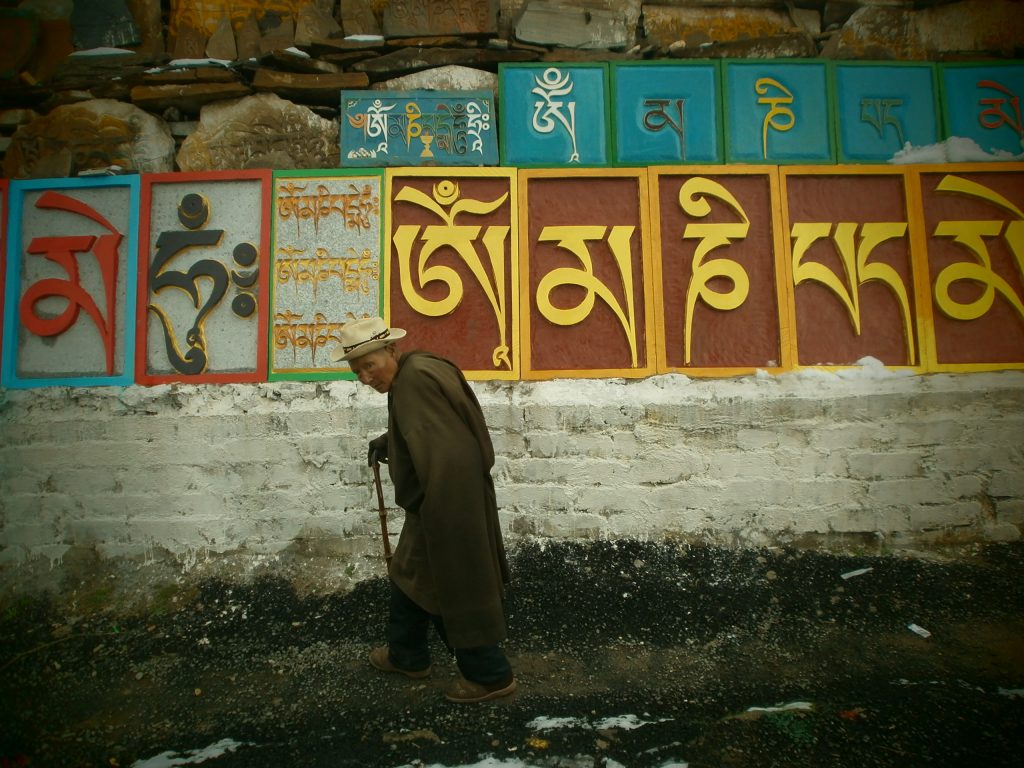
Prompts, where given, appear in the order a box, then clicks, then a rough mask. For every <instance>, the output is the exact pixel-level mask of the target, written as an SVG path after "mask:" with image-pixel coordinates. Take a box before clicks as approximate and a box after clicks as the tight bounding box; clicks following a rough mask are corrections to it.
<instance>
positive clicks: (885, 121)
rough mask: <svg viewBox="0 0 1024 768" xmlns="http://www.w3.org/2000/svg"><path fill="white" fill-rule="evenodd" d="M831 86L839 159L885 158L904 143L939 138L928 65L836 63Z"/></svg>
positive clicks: (930, 141)
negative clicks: (833, 81) (834, 90)
mask: <svg viewBox="0 0 1024 768" xmlns="http://www.w3.org/2000/svg"><path fill="white" fill-rule="evenodd" d="M835 86H836V121H837V125H838V131H837V136H838V145H839V146H838V151H839V159H840V161H841V162H855V163H878V162H886V161H887V160H889V159H891V158H892V156H893V155H895V154H896V153H897V152H899V151H900V150H901V149H903V147H904V145H905V144H906V143H907V142H909V143H910V144H913V145H914V146H916V147H924V146H927V145H929V144H934V143H936V142H937V141H938V140H939V133H940V129H939V116H938V115H939V113H938V109H937V106H936V105H937V98H936V87H935V70H934V67H933V66H932V65H931V64H899V65H890V66H883V65H871V66H866V65H863V64H836V65H835Z"/></svg>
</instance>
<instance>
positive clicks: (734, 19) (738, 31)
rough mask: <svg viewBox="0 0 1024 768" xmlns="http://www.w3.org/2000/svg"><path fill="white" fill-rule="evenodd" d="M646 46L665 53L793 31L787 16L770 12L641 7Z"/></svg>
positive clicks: (767, 10)
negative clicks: (674, 46)
mask: <svg viewBox="0 0 1024 768" xmlns="http://www.w3.org/2000/svg"><path fill="white" fill-rule="evenodd" d="M644 27H645V30H646V32H647V42H649V43H651V44H653V45H657V46H659V47H660V48H663V49H668V48H669V46H671V45H672V44H673V43H677V42H680V41H681V42H684V43H686V47H687V48H688V49H691V50H692V49H695V48H698V47H699V46H701V45H707V44H710V43H729V42H734V41H737V40H743V39H756V38H766V37H776V36H781V35H788V34H792V33H793V32H795V31H796V28H795V27H794V26H793V22H792V20H791V19H790V18H789V15H788V14H786V13H784V12H781V11H776V10H772V9H770V8H670V7H664V6H657V5H645V6H644Z"/></svg>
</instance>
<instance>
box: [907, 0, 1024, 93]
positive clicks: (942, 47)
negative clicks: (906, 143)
mask: <svg viewBox="0 0 1024 768" xmlns="http://www.w3.org/2000/svg"><path fill="white" fill-rule="evenodd" d="M915 23H916V25H917V30H918V33H919V35H920V39H921V44H922V45H923V46H924V47H925V49H926V50H927V51H928V53H929V54H937V53H939V52H942V51H977V52H982V53H998V54H1001V55H1004V56H1013V55H1016V56H1018V57H1019V56H1020V49H1021V47H1022V46H1024V6H1022V5H1021V3H1020V2H1019V1H1018V0H963V1H962V2H959V3H956V4H954V5H936V6H935V7H934V8H927V9H922V10H919V11H916V12H915ZM1016 95H1017V96H1020V95H1021V94H1019V93H1018V94H1016Z"/></svg>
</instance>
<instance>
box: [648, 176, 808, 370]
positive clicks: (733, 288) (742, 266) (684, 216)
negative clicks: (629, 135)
mask: <svg viewBox="0 0 1024 768" xmlns="http://www.w3.org/2000/svg"><path fill="white" fill-rule="evenodd" d="M651 196H652V198H653V204H652V209H653V211H654V218H655V222H656V224H655V225H654V226H655V231H654V242H655V249H654V250H655V260H654V274H655V285H656V286H658V288H657V289H656V290H657V291H659V292H660V293H658V294H657V295H656V301H657V303H658V306H659V307H660V312H659V322H660V329H659V330H660V334H659V350H658V358H659V359H658V370H659V371H662V372H665V371H683V372H685V373H687V374H697V375H700V374H707V375H717V376H721V375H726V374H733V373H743V372H751V371H754V370H756V369H758V368H763V369H768V370H779V369H785V368H788V367H790V365H791V359H790V358H791V354H790V350H791V339H790V338H789V335H788V333H784V331H783V328H788V327H789V325H788V323H783V322H782V321H781V317H782V316H781V314H780V313H781V312H782V311H783V310H782V308H783V307H786V306H788V303H789V302H788V299H787V296H788V291H787V280H788V278H787V275H788V272H787V271H785V270H784V269H783V267H784V266H785V263H784V262H783V261H782V260H781V259H776V258H775V254H776V253H778V252H780V251H781V249H780V248H779V247H778V244H779V243H781V239H780V221H779V215H778V211H779V208H780V206H779V195H778V184H777V177H776V172H775V169H759V168H751V169H725V168H722V167H720V166H719V167H714V166H712V167H704V168H693V169H691V168H687V169H685V170H683V169H681V168H671V167H664V168H656V169H652V170H651Z"/></svg>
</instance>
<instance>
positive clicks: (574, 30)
mask: <svg viewBox="0 0 1024 768" xmlns="http://www.w3.org/2000/svg"><path fill="white" fill-rule="evenodd" d="M633 37H634V34H633V30H632V29H629V28H627V26H626V19H625V17H624V16H623V15H622V14H621V13H619V12H617V11H602V10H599V9H593V8H575V7H572V6H567V5H564V4H562V3H559V2H547V0H534V2H531V3H530V4H529V5H527V6H526V10H525V11H524V12H523V15H522V17H521V18H520V19H519V23H518V24H516V38H517V39H519V40H523V41H525V42H527V43H537V44H539V45H554V46H561V47H564V48H587V49H590V48H599V49H608V48H625V47H626V46H628V45H632V44H633Z"/></svg>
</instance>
